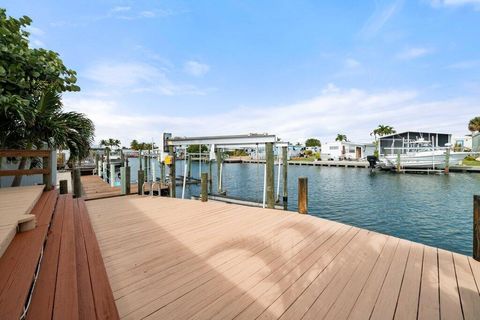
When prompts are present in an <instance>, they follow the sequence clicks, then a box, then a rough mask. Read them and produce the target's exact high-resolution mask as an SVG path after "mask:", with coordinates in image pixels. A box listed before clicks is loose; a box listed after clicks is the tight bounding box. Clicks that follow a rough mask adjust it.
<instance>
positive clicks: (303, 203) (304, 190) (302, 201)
mask: <svg viewBox="0 0 480 320" xmlns="http://www.w3.org/2000/svg"><path fill="white" fill-rule="evenodd" d="M298 213H302V214H307V213H308V178H307V177H300V178H298Z"/></svg>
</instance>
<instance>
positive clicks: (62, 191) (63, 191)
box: [60, 180, 68, 194]
mask: <svg viewBox="0 0 480 320" xmlns="http://www.w3.org/2000/svg"><path fill="white" fill-rule="evenodd" d="M67 193H68V181H67V180H60V194H67Z"/></svg>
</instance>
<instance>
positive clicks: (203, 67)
mask: <svg viewBox="0 0 480 320" xmlns="http://www.w3.org/2000/svg"><path fill="white" fill-rule="evenodd" d="M183 70H184V71H185V72H186V73H188V74H190V75H192V76H195V77H201V76H203V75H205V74H207V72H208V71H209V70H210V66H209V65H208V64H204V63H200V62H198V61H194V60H190V61H187V62H186V63H185V65H184V66H183Z"/></svg>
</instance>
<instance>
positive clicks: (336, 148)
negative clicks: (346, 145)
mask: <svg viewBox="0 0 480 320" xmlns="http://www.w3.org/2000/svg"><path fill="white" fill-rule="evenodd" d="M330 150H338V146H330Z"/></svg>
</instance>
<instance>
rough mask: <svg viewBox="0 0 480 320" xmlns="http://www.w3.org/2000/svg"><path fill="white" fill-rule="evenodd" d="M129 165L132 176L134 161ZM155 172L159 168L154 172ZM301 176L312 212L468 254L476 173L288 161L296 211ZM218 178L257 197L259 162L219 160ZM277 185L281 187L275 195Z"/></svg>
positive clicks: (233, 191) (478, 186)
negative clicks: (221, 162)
mask: <svg viewBox="0 0 480 320" xmlns="http://www.w3.org/2000/svg"><path fill="white" fill-rule="evenodd" d="M131 165H132V167H133V168H132V179H134V180H135V179H136V163H135V160H134V162H132V163H131ZM212 166H213V170H212V172H213V178H214V183H213V190H216V172H215V171H216V170H215V169H216V164H215V163H214V164H213V165H212ZM202 167H203V172H208V165H206V164H203V166H202ZM183 168H184V166H183V161H179V162H178V163H177V169H176V170H177V175H182V174H183ZM276 169H277V168H275V171H276ZM159 174H160V170H159V168H158V169H157V176H159ZM192 175H193V176H194V177H198V176H199V168H198V163H193V164H192ZM300 176H305V177H308V191H309V195H308V196H309V203H308V210H309V214H311V215H315V216H319V217H322V218H326V219H331V220H335V221H340V222H343V223H346V224H350V225H354V226H357V227H362V228H365V229H369V230H374V231H377V232H381V233H385V234H389V235H393V236H396V237H400V238H404V239H409V240H413V241H416V242H420V243H424V244H428V245H431V246H435V247H439V248H443V249H447V250H451V251H455V252H459V253H463V254H467V255H471V254H472V224H473V222H472V220H473V217H472V215H473V213H472V211H473V209H472V205H473V195H474V194H480V174H467V173H451V174H450V175H416V174H394V173H389V172H376V173H370V171H369V170H367V169H356V168H334V167H312V166H289V168H288V193H289V198H288V208H289V210H292V211H296V210H297V184H298V177H300ZM276 177H277V174H276V173H275V179H276ZM223 181H224V189H225V190H226V191H227V196H231V197H237V198H242V199H247V200H251V201H257V202H261V201H262V195H263V194H262V192H263V165H256V164H224V179H223ZM275 190H276V181H275ZM281 190H282V186H281V187H280V197H282V194H281ZM181 191H182V190H181V187H177V197H180V196H181ZM198 194H199V186H197V185H191V186H187V190H186V197H187V198H189V197H190V195H198Z"/></svg>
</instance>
